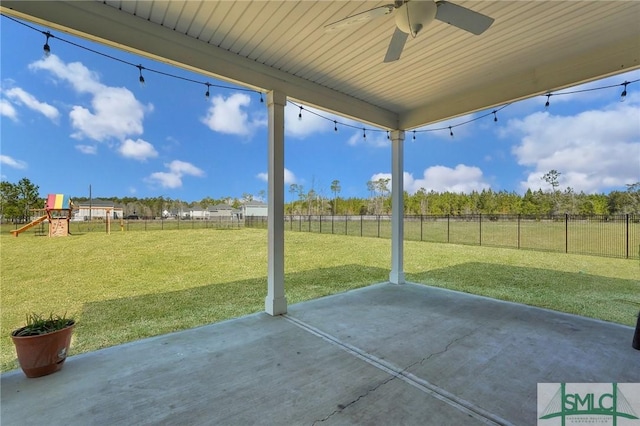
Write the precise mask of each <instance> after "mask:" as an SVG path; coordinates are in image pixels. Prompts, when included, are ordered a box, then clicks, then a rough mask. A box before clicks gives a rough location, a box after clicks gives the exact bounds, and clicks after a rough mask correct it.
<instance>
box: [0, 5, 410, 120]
mask: <svg viewBox="0 0 640 426" xmlns="http://www.w3.org/2000/svg"><path fill="white" fill-rule="evenodd" d="M0 11H2V13H3V14H6V15H9V16H13V17H16V18H19V19H24V20H27V21H31V22H34V23H37V24H40V25H43V26H48V27H50V28H55V29H57V30H61V31H64V32H67V33H69V34H73V35H75V36H79V37H83V38H86V39H89V40H91V41H94V42H98V43H102V44H105V45H108V46H111V47H115V48H118V49H122V50H125V51H128V52H131V53H135V54H137V55H141V56H144V57H148V58H151V59H154V60H157V61H160V62H164V63H168V64H171V65H175V66H177V67H181V68H184V69H188V70H190V71H194V72H197V73H202V74H205V75H209V76H211V77H214V78H217V79H220V80H224V81H227V82H231V83H235V84H238V85H242V86H245V87H250V88H252V89H255V90H262V91H270V90H277V91H280V92H282V93H285V94H286V95H287V96H288V97H291V98H295V99H297V100H299V101H301V102H304V103H306V104H309V105H313V106H315V107H318V108H320V109H322V110H325V111H330V112H334V113H336V114H338V115H342V116H345V117H349V118H352V119H354V120H357V121H362V122H365V123H368V124H371V125H374V126H378V127H383V128H389V129H394V128H396V127H397V125H398V115H397V114H396V113H394V112H392V111H388V110H386V109H383V108H380V107H376V106H375V105H372V104H369V103H367V102H363V101H361V100H358V99H356V98H354V97H351V96H348V95H346V94H344V93H341V92H337V91H334V90H331V89H328V88H326V87H323V86H320V85H318V84H315V83H312V82H310V81H308V80H304V79H302V78H299V77H296V76H293V75H290V74H287V73H285V72H282V71H279V70H277V69H274V68H271V67H269V66H266V65H264V64H260V63H258V62H255V61H252V60H250V59H247V58H244V57H241V56H238V55H236V54H234V53H231V52H228V51H226V50H224V49H220V48H218V47H217V46H213V45H210V44H208V43H205V42H203V41H200V40H197V39H195V38H192V37H189V36H186V35H184V34H181V33H178V32H176V31H172V30H171V29H169V28H165V27H162V26H161V25H159V24H155V23H152V22H149V21H147V20H145V19H142V18H138V17H136V16H133V15H131V14H129V13H126V12H122V11H119V10H117V9H116V8H114V7H111V6H107V5H104V4H102V3H101V2H97V1H15V0H13V1H5V0H3V1H2V3H1V5H0Z"/></svg>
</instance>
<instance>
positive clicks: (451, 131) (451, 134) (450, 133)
mask: <svg viewBox="0 0 640 426" xmlns="http://www.w3.org/2000/svg"><path fill="white" fill-rule="evenodd" d="M449 136H451V137H453V130H452V129H451V126H449Z"/></svg>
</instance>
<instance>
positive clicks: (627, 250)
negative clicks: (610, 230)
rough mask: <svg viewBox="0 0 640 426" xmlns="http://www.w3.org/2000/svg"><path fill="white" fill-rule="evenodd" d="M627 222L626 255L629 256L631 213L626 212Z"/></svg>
mask: <svg viewBox="0 0 640 426" xmlns="http://www.w3.org/2000/svg"><path fill="white" fill-rule="evenodd" d="M626 219H627V221H626V222H627V224H626V229H625V255H626V257H627V259H628V258H629V213H627V214H626Z"/></svg>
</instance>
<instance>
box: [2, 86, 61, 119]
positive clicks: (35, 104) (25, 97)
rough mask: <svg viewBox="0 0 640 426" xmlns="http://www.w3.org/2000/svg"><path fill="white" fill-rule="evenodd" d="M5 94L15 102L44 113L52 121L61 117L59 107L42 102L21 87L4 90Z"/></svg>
mask: <svg viewBox="0 0 640 426" xmlns="http://www.w3.org/2000/svg"><path fill="white" fill-rule="evenodd" d="M4 93H5V95H6V96H7V97H8V98H9V99H11V100H13V101H14V102H16V103H18V104H20V105H24V106H26V107H27V108H29V109H32V110H34V111H36V112H39V113H40V114H42V115H44V116H45V117H47V118H48V119H49V120H51V121H57V120H58V118H59V117H60V112H59V111H58V109H57V108H56V107H54V106H52V105H49V104H48V103H46V102H40V101H39V100H37V99H36V98H35V96H33V95H32V94H30V93H27V92H26V91H24V90H23V89H21V88H19V87H13V88H11V89H9V90H5V91H4Z"/></svg>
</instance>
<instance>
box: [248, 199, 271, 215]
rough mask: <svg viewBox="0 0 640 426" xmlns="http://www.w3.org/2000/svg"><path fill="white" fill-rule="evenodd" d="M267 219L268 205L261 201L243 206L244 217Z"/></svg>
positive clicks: (249, 202) (250, 202)
mask: <svg viewBox="0 0 640 426" xmlns="http://www.w3.org/2000/svg"><path fill="white" fill-rule="evenodd" d="M252 216H253V217H267V216H268V205H267V204H266V203H263V202H261V201H248V202H246V203H244V204H243V205H242V217H252Z"/></svg>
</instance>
